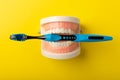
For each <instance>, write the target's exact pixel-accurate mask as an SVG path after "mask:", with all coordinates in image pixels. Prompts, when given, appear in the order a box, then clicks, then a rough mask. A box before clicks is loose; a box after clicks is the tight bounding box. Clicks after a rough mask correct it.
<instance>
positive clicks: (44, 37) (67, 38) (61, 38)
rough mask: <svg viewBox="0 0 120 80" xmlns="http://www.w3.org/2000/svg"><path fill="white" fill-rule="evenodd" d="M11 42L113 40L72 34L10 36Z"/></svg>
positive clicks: (93, 35) (101, 36)
mask: <svg viewBox="0 0 120 80" xmlns="http://www.w3.org/2000/svg"><path fill="white" fill-rule="evenodd" d="M10 39H11V40H16V41H25V40H28V39H41V40H45V41H49V42H57V41H73V42H101V41H109V40H112V39H113V38H112V37H111V36H103V35H96V34H73V35H59V34H46V35H42V36H28V35H26V34H12V35H11V36H10Z"/></svg>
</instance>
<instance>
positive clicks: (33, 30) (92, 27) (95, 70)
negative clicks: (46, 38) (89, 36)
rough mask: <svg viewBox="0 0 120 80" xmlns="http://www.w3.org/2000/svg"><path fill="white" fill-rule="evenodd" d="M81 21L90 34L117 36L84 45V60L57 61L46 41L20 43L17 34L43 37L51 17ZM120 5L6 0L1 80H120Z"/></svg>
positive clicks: (0, 14) (0, 13)
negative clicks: (43, 23) (46, 50)
mask: <svg viewBox="0 0 120 80" xmlns="http://www.w3.org/2000/svg"><path fill="white" fill-rule="evenodd" d="M56 15H63V16H76V17H78V18H80V20H81V27H82V30H83V32H84V33H95V34H103V35H111V36H113V37H114V40H113V41H110V42H101V43H82V44H81V47H82V52H81V55H80V56H78V57H77V58H74V59H71V60H63V61H59V60H52V59H48V58H46V57H43V56H42V55H41V53H40V49H41V48H40V41H39V40H29V41H26V42H15V41H11V40H10V39H9V36H10V34H12V33H26V34H29V35H38V32H39V28H40V25H39V20H40V19H41V18H44V17H47V16H56ZM119 33H120V1H119V0H0V80H120V34H119Z"/></svg>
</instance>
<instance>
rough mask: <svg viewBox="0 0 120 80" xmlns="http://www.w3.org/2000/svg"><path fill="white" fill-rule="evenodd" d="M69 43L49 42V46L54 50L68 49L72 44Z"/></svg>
mask: <svg viewBox="0 0 120 80" xmlns="http://www.w3.org/2000/svg"><path fill="white" fill-rule="evenodd" d="M72 43H73V42H71V41H63V42H49V44H50V46H52V47H54V48H56V47H68V46H70V45H71V44H72Z"/></svg>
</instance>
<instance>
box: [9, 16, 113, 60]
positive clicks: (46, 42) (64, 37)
mask: <svg viewBox="0 0 120 80" xmlns="http://www.w3.org/2000/svg"><path fill="white" fill-rule="evenodd" d="M79 22H80V21H79V19H78V18H75V17H68V16H53V17H47V18H44V19H42V20H41V21H40V25H41V31H40V32H41V34H42V36H28V35H25V34H12V35H11V36H10V39H12V40H17V41H25V40H27V39H41V40H42V42H41V48H42V49H41V51H42V54H43V55H44V56H46V57H48V58H52V59H69V58H73V57H76V56H78V55H79V54H80V52H81V50H80V44H79V42H101V41H108V40H112V37H111V36H102V35H96V34H80V33H79V32H80V23H79Z"/></svg>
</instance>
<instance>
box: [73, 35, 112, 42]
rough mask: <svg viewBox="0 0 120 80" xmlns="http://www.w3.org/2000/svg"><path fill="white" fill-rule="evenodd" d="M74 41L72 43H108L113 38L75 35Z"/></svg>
mask: <svg viewBox="0 0 120 80" xmlns="http://www.w3.org/2000/svg"><path fill="white" fill-rule="evenodd" d="M75 36H76V39H75V40H74V42H100V41H109V40H112V39H113V38H112V37H111V36H102V35H96V34H75Z"/></svg>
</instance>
